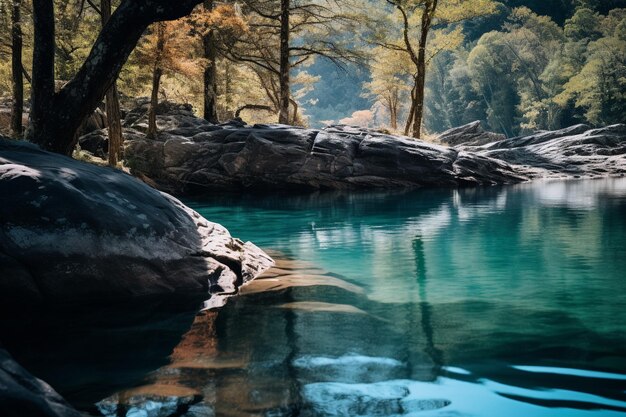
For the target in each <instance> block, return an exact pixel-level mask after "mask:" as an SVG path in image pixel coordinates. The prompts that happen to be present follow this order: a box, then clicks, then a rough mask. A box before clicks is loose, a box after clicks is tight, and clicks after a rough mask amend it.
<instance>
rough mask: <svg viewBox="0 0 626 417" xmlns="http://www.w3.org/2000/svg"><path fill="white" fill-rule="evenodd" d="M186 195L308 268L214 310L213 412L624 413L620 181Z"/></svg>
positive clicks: (625, 302)
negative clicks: (304, 278) (297, 278)
mask: <svg viewBox="0 0 626 417" xmlns="http://www.w3.org/2000/svg"><path fill="white" fill-rule="evenodd" d="M187 203H188V204H190V205H191V206H192V207H193V208H195V209H196V210H198V211H199V212H200V213H201V214H202V215H204V216H205V217H206V218H208V219H210V220H212V221H215V222H218V223H221V224H223V225H224V226H226V227H227V228H228V229H229V230H230V232H231V234H232V235H234V236H238V237H241V238H242V239H244V240H250V241H253V242H255V243H256V244H257V245H258V246H260V247H262V248H264V249H267V250H271V251H272V253H273V254H275V253H278V254H280V255H279V256H281V257H286V258H289V259H293V260H296V261H297V262H303V263H306V265H305V264H303V266H302V267H301V268H300V271H299V272H298V268H297V267H296V268H295V271H291V273H296V274H298V273H299V274H300V275H307V274H316V276H318V280H317V281H316V282H318V285H312V286H294V287H289V288H287V289H284V290H281V291H271V292H266V293H251V294H249V295H244V296H242V297H238V298H235V299H232V300H231V302H229V304H228V305H227V306H226V307H225V308H224V309H222V310H221V311H220V312H219V313H218V316H217V321H216V329H217V333H216V349H217V355H218V356H219V357H221V358H234V357H237V358H240V359H241V358H243V359H242V360H244V362H245V366H243V367H240V368H239V369H238V370H237V371H234V370H232V369H231V370H219V371H215V370H213V371H211V372H212V373H211V375H210V379H211V381H212V382H211V386H212V388H211V390H212V392H213V393H214V394H212V395H214V396H215V395H217V397H216V398H217V400H214V401H213V406H214V407H216V413H217V415H272V416H279V415H312V416H313V415H314V416H326V415H328V416H331V415H333V416H334V415H337V416H340V415H371V416H386V415H415V416H501V417H506V416H604V415H607V416H608V415H626V324H625V322H626V179H611V180H593V181H568V182H567V181H563V182H535V183H532V184H523V185H519V186H510V187H490V188H479V189H463V190H436V191H431V190H418V191H411V192H395V193H334V192H327V193H319V194H314V195H300V196H285V195H274V196H269V197H268V196H247V197H241V196H229V195H219V196H215V197H213V198H211V199H210V200H208V201H202V202H198V201H195V202H189V201H187ZM316 268H320V269H323V270H324V272H320V271H319V270H317V269H316ZM311 271H313V272H311ZM319 275H322V276H325V277H327V278H328V280H327V282H325V281H324V280H323V279H319ZM337 282H341V283H343V284H339V285H338V284H337ZM212 355H216V353H215V352H213V353H212ZM196 372H197V371H196ZM203 378H204V377H202V378H194V377H192V376H191V375H190V376H189V378H188V379H189V381H196V382H190V384H191V385H193V384H196V385H197V384H199V382H197V381H204V380H205V379H203ZM233 386H235V387H237V391H238V392H239V394H238V395H235V396H232V395H231V396H229V395H226V394H222V396H221V397H220V394H219V393H220V390H221V391H222V392H226V391H229V390H230V391H232V390H233V388H232V387H233ZM220 387H221V388H220ZM228 387H230V388H228ZM196 388H198V387H196ZM205 391H206V387H205ZM215 393H217V394H215ZM231 397H232V398H231ZM233 398H235V399H233ZM251 410H256V411H254V412H253V411H251ZM258 410H262V411H258Z"/></svg>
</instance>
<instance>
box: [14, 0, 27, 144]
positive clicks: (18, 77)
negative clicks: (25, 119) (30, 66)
mask: <svg viewBox="0 0 626 417" xmlns="http://www.w3.org/2000/svg"><path fill="white" fill-rule="evenodd" d="M21 7H22V0H13V12H12V14H11V25H12V31H11V38H12V40H11V50H12V53H11V77H12V81H13V83H12V84H13V103H12V107H11V134H12V135H13V136H14V137H16V138H17V137H21V136H22V115H23V112H24V76H23V74H22V69H23V65H22V17H21V13H20V12H21Z"/></svg>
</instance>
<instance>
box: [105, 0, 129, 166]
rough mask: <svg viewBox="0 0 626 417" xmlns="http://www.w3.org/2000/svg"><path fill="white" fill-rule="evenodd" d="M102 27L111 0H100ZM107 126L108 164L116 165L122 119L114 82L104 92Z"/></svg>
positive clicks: (109, 16) (120, 144)
mask: <svg viewBox="0 0 626 417" xmlns="http://www.w3.org/2000/svg"><path fill="white" fill-rule="evenodd" d="M100 13H101V18H102V27H103V28H104V26H105V25H106V24H107V22H108V21H109V19H110V18H111V0H100ZM106 113H107V126H108V130H109V165H110V166H113V167H114V166H117V161H118V156H119V153H120V148H121V147H122V142H123V140H124V139H123V138H122V121H121V116H120V100H119V97H118V94H117V85H116V83H115V82H113V84H112V85H111V88H109V90H108V91H107V93H106Z"/></svg>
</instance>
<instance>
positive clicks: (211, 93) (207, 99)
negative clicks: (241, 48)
mask: <svg viewBox="0 0 626 417" xmlns="http://www.w3.org/2000/svg"><path fill="white" fill-rule="evenodd" d="M213 3H214V1H213V0H204V10H205V11H206V12H211V11H212V10H213ZM215 42H216V40H215V31H214V30H213V29H211V30H209V31H208V32H207V34H206V35H204V36H203V38H202V43H203V46H204V58H205V59H206V61H207V66H206V68H205V69H204V119H205V120H207V121H209V122H211V123H219V119H218V117H217V66H216V65H217V46H216V45H215Z"/></svg>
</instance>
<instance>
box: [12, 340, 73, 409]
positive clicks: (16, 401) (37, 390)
mask: <svg viewBox="0 0 626 417" xmlns="http://www.w3.org/2000/svg"><path fill="white" fill-rule="evenodd" d="M0 414H1V415H2V416H3V417H26V416H37V417H81V416H83V414H81V413H79V412H78V411H76V410H75V409H74V408H72V407H71V406H70V405H69V404H68V403H67V402H66V401H65V400H64V399H63V398H62V397H61V396H60V395H59V394H58V393H57V392H56V391H54V390H53V389H52V387H50V385H48V384H46V383H45V382H43V381H42V380H40V379H37V378H35V377H34V376H33V375H31V374H30V373H29V372H28V371H27V370H26V369H24V368H22V367H21V366H20V365H19V364H18V363H17V362H15V361H14V360H13V358H12V357H11V355H9V353H8V352H7V351H6V350H4V349H2V348H1V347H0Z"/></svg>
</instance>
